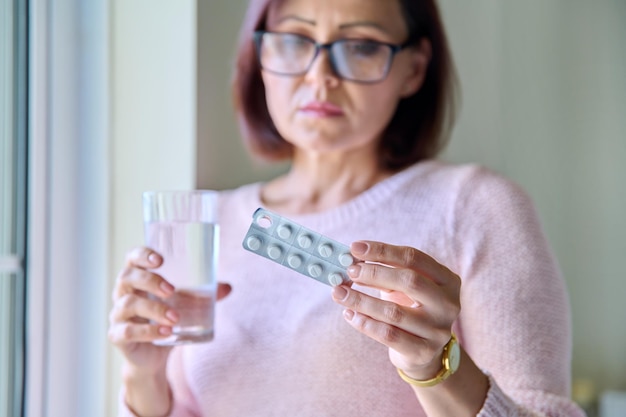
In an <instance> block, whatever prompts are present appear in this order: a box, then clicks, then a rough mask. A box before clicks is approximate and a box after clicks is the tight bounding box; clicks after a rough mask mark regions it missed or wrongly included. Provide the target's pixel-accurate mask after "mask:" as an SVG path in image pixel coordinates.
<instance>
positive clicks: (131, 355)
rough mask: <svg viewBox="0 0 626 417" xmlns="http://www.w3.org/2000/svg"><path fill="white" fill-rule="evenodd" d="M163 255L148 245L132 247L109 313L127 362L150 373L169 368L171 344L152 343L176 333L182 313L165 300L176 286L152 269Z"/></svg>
mask: <svg viewBox="0 0 626 417" xmlns="http://www.w3.org/2000/svg"><path fill="white" fill-rule="evenodd" d="M162 262H163V258H162V257H161V255H159V254H158V253H156V252H155V251H153V250H152V249H149V248H146V247H139V248H135V249H133V250H131V251H130V252H129V253H128V254H127V256H126V265H125V266H124V268H122V270H121V271H120V273H119V275H118V276H117V280H116V282H115V287H114V289H113V308H112V309H111V313H110V315H109V340H110V341H111V342H112V343H113V344H114V345H115V346H117V347H118V348H119V349H120V351H121V352H122V354H123V355H124V357H125V359H126V362H127V363H126V365H127V366H130V367H132V368H135V369H136V370H141V371H144V372H147V373H157V372H159V371H163V370H164V369H165V365H166V362H167V356H168V354H169V352H170V350H171V347H165V346H157V345H154V344H152V342H153V341H154V340H157V339H162V338H165V337H167V336H169V335H170V334H171V333H172V326H173V325H174V324H175V323H176V321H177V320H178V313H177V312H176V311H174V310H172V309H171V308H169V307H168V306H167V304H165V303H164V302H162V301H160V300H158V299H155V298H149V297H148V295H149V294H151V295H154V296H156V297H158V298H161V299H164V298H167V297H169V296H170V295H172V294H173V293H174V286H173V285H172V284H170V283H169V282H167V281H166V280H165V279H164V278H163V277H161V276H160V275H158V274H155V273H153V272H150V271H149V269H155V268H158V267H159V266H161V263H162Z"/></svg>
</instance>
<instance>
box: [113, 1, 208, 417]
mask: <svg viewBox="0 0 626 417" xmlns="http://www.w3.org/2000/svg"><path fill="white" fill-rule="evenodd" d="M195 16H196V3H195V1H192V0H176V1H167V0H113V1H111V26H112V27H111V43H112V50H111V57H112V58H111V61H112V65H111V84H112V88H111V96H112V97H111V107H112V109H111V126H112V127H111V147H112V150H111V152H112V158H111V170H112V172H113V178H112V182H111V195H112V197H111V201H110V212H111V216H112V225H113V227H112V230H111V259H110V262H111V264H110V265H111V266H110V268H109V269H110V271H112V276H111V282H110V285H109V291H110V290H111V289H112V286H113V281H114V279H115V274H117V272H118V271H119V270H120V268H121V267H122V265H123V263H124V256H125V253H126V251H128V250H129V249H130V248H132V247H135V246H138V245H140V244H141V243H142V241H143V222H142V211H141V193H142V191H144V190H150V189H190V188H193V187H195V171H196V161H195V153H196V125H195V120H196V109H195V100H196V93H195V88H196V82H195V73H196V54H195V45H196V37H195V36H196V26H195ZM109 299H110V298H109ZM108 358H109V361H108V362H109V364H110V366H109V367H108V370H109V375H108V386H109V389H108V391H109V392H108V404H109V405H110V407H111V410H110V411H109V413H108V414H107V415H111V416H114V415H116V414H115V410H116V404H117V401H118V389H119V384H120V381H119V379H120V369H121V362H120V355H119V354H118V353H117V351H116V350H114V349H112V348H111V347H109V350H108Z"/></svg>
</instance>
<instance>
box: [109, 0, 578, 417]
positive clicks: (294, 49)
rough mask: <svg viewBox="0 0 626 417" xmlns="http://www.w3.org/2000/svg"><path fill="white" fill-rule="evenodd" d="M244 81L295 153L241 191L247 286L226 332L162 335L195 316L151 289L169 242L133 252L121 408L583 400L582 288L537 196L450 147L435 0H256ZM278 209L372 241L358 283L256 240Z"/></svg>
mask: <svg viewBox="0 0 626 417" xmlns="http://www.w3.org/2000/svg"><path fill="white" fill-rule="evenodd" d="M234 92H235V98H236V102H237V108H238V112H239V115H240V118H241V122H242V126H243V131H244V133H245V137H246V138H247V139H248V141H249V145H250V148H251V150H252V151H253V152H254V153H255V154H257V155H261V156H264V157H267V158H270V159H277V160H280V159H285V158H288V159H289V160H290V161H291V168H290V170H289V172H287V173H286V174H285V175H282V176H280V177H278V178H276V179H274V180H272V181H269V182H267V183H257V184H251V185H247V186H243V187H241V188H239V189H236V190H232V191H227V192H223V194H222V202H221V209H220V210H221V224H222V225H223V227H222V235H221V241H222V244H221V256H222V258H221V260H220V268H221V270H220V276H221V277H225V278H226V279H228V281H229V284H221V285H220V288H219V298H224V297H226V295H227V294H228V293H229V292H230V291H231V288H232V289H233V293H232V294H231V295H229V296H228V297H227V298H224V299H223V300H222V301H221V302H220V303H219V305H218V307H217V313H216V316H217V323H216V329H217V332H218V334H217V336H216V338H215V340H214V341H213V342H211V343H209V344H204V345H190V346H185V347H177V348H174V349H171V350H170V348H164V347H158V346H154V345H152V344H151V343H150V342H151V341H153V340H155V339H158V338H160V337H164V336H167V335H168V334H169V333H170V332H171V326H172V325H173V324H174V323H175V322H176V319H177V314H176V312H175V311H170V310H167V308H166V307H165V306H164V305H163V304H161V303H159V302H158V301H154V300H151V299H148V298H146V297H145V293H146V292H147V293H153V294H155V295H157V296H159V297H167V296H168V295H170V294H171V293H172V291H173V287H172V286H171V285H170V284H169V283H168V282H166V281H165V280H164V279H163V278H162V277H160V276H158V275H156V274H152V273H150V272H148V271H147V269H149V268H154V267H156V266H158V265H159V264H160V263H161V262H162V259H161V257H160V255H159V254H158V253H155V252H154V251H152V250H150V249H149V248H138V249H136V250H134V251H132V252H131V253H130V254H129V256H128V264H127V266H126V267H125V268H124V269H123V270H122V272H121V273H120V275H119V277H118V281H117V284H116V288H115V291H114V299H115V306H114V308H113V310H112V312H111V329H110V338H111V340H112V342H113V343H114V344H115V345H116V346H117V347H119V348H120V350H121V351H122V353H123V354H124V356H125V365H124V389H123V392H122V399H121V403H122V415H138V416H145V417H147V416H165V415H172V416H220V417H221V416H277V415H298V416H334V415H337V416H339V415H341V416H425V415H428V416H475V415H480V416H540V415H541V416H543V415H548V416H582V415H583V414H582V412H581V411H580V410H579V409H578V408H577V407H576V406H575V405H574V404H573V403H572V402H571V401H570V400H569V399H568V390H569V378H570V375H569V372H570V371H569V361H570V350H571V342H570V329H569V310H568V308H569V307H568V302H567V296H566V293H565V289H564V285H563V281H562V278H561V277H560V275H559V271H558V267H557V265H556V263H555V261H554V259H553V257H552V254H551V252H550V249H549V248H548V246H547V244H546V241H545V238H544V236H543V232H542V230H541V228H540V225H539V222H538V219H537V216H536V213H535V211H534V209H533V207H532V204H531V202H530V201H529V200H528V198H527V197H526V195H525V194H524V193H523V192H522V191H521V190H520V189H519V188H517V187H516V186H515V185H513V184H511V183H510V182H509V181H507V180H505V179H503V178H501V177H500V176H498V175H496V174H494V173H491V172H489V171H487V170H485V169H481V168H479V167H476V166H452V165H446V164H444V163H441V162H438V161H436V160H435V159H433V158H434V157H435V156H436V155H437V153H438V151H439V150H440V149H441V148H442V143H443V140H444V139H445V137H446V134H447V131H448V130H449V127H450V125H451V122H452V119H453V117H452V116H453V109H454V94H455V88H454V76H453V68H452V61H451V58H450V56H449V51H448V48H447V45H446V39H445V35H444V32H443V28H442V24H441V20H440V16H439V13H438V10H437V7H436V4H435V3H434V1H432V0H389V1H380V0H318V1H315V2H312V1H308V0H282V1H280V0H276V1H272V0H259V1H253V2H252V3H251V5H250V8H249V12H248V16H247V19H246V23H245V25H244V27H243V29H242V33H241V44H240V48H239V55H238V66H237V73H236V77H235V84H234ZM259 206H263V207H265V208H268V209H270V210H273V211H275V212H278V213H280V214H282V215H284V216H287V217H290V218H291V219H293V220H294V221H296V222H299V223H302V224H304V225H305V226H307V227H309V228H311V229H313V230H317V231H318V232H320V233H322V234H324V235H327V236H330V237H332V238H334V239H336V240H339V241H343V242H353V243H352V245H351V251H352V253H353V255H354V256H355V257H356V258H357V259H358V260H360V262H358V263H356V264H355V265H353V266H351V267H350V268H349V275H350V278H351V279H352V280H353V282H354V284H355V285H353V286H352V287H350V286H338V287H335V288H333V289H332V293H331V294H329V292H331V291H329V289H328V287H326V286H324V285H320V284H319V283H317V282H315V281H314V280H310V279H307V278H304V277H301V276H297V275H296V274H294V273H293V271H290V270H288V269H286V268H284V267H281V266H279V265H275V264H273V263H271V262H269V261H267V260H264V259H262V258H260V257H258V256H256V255H254V254H251V253H248V252H246V251H244V250H243V249H242V247H241V240H242V238H243V236H244V235H245V233H246V230H247V228H248V225H249V223H250V220H251V216H252V213H253V212H254V210H255V209H256V208H257V207H259ZM383 242H385V243H383ZM294 275H296V276H294ZM147 319H150V320H153V321H154V322H156V323H157V324H148V323H147Z"/></svg>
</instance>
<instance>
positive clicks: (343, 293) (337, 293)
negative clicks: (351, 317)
mask: <svg viewBox="0 0 626 417" xmlns="http://www.w3.org/2000/svg"><path fill="white" fill-rule="evenodd" d="M347 296H348V291H347V290H346V289H345V288H344V287H342V286H341V285H338V286H336V287H333V297H334V298H336V299H337V300H343V299H345V298H346V297H347Z"/></svg>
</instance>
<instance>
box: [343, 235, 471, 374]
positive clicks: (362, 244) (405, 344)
mask: <svg viewBox="0 0 626 417" xmlns="http://www.w3.org/2000/svg"><path fill="white" fill-rule="evenodd" d="M351 251H352V254H353V255H354V256H355V257H356V258H358V259H359V262H357V263H355V264H354V265H352V266H350V267H349V268H348V275H349V276H350V278H351V279H352V281H354V283H355V284H357V285H362V286H367V287H374V288H377V289H380V291H381V298H376V297H372V296H369V295H366V294H364V293H362V292H360V291H357V290H355V289H353V288H350V287H348V286H345V285H342V286H340V287H335V288H334V289H333V299H334V301H335V302H336V303H338V304H341V305H342V306H344V307H345V308H346V310H345V311H344V316H345V318H346V320H347V321H348V322H349V323H350V324H351V325H352V327H354V328H355V329H357V330H358V331H360V332H361V333H363V334H365V335H367V336H369V337H371V338H372V339H374V340H376V341H378V342H380V343H382V344H384V345H386V346H387V347H389V358H390V359H391V362H392V363H393V365H394V366H396V367H397V368H399V369H402V370H403V371H404V372H405V373H406V374H407V375H409V376H410V377H412V378H415V379H419V380H425V379H429V378H432V377H433V376H435V375H436V374H437V372H439V371H440V370H441V356H442V353H443V348H444V346H445V345H446V343H448V341H449V340H450V336H451V331H452V324H453V323H454V321H455V320H456V318H457V317H458V315H459V312H460V310H461V304H460V289H461V279H460V278H459V277H458V275H456V274H455V273H454V272H452V271H450V270H449V269H448V268H447V267H445V266H444V265H442V264H440V263H438V262H437V261H436V260H435V259H433V258H432V257H430V256H429V255H427V254H425V253H423V252H421V251H419V250H417V249H415V248H411V247H407V246H394V245H388V244H385V243H381V242H374V241H359V242H354V243H353V244H352V246H351ZM381 264H383V265H381Z"/></svg>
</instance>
